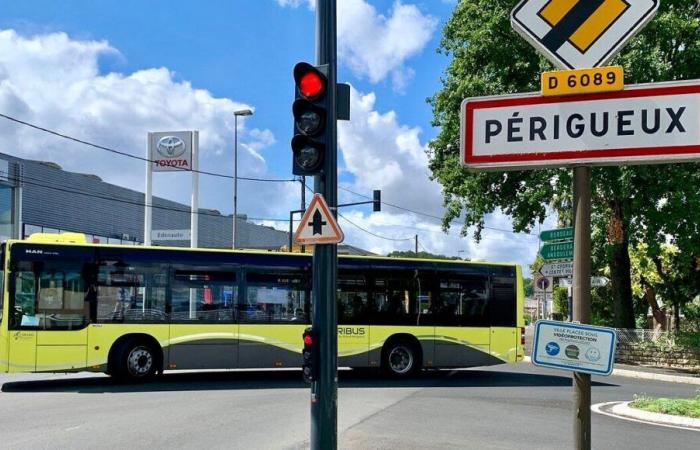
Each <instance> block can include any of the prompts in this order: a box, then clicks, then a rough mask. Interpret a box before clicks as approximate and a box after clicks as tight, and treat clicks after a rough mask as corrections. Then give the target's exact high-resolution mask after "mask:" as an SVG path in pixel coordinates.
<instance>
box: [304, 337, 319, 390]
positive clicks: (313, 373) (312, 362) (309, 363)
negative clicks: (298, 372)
mask: <svg viewBox="0 0 700 450" xmlns="http://www.w3.org/2000/svg"><path fill="white" fill-rule="evenodd" d="M302 336H303V339H304V350H302V351H301V354H302V356H303V358H304V361H303V363H302V366H301V369H302V373H303V375H304V381H306V382H307V383H312V382H314V381H316V380H318V364H319V361H318V339H317V335H316V333H315V332H314V330H313V328H311V327H309V328H307V329H306V330H304V334H303V335H302Z"/></svg>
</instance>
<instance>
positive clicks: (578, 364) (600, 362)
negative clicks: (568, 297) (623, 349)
mask: <svg viewBox="0 0 700 450" xmlns="http://www.w3.org/2000/svg"><path fill="white" fill-rule="evenodd" d="M616 343H617V333H616V332H615V330H614V329H613V328H605V327H596V326H592V325H580V324H572V323H565V322H557V321H550V320H538V321H537V323H535V341H534V344H533V351H532V360H531V361H532V363H533V364H535V365H537V366H542V367H549V368H552V369H560V370H569V371H573V372H583V373H588V374H593V375H603V376H607V375H610V374H611V373H612V370H613V364H614V361H615V344H616Z"/></svg>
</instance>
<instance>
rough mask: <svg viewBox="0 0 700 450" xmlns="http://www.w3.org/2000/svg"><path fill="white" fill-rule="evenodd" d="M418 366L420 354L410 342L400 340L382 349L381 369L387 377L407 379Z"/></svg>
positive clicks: (419, 364)
mask: <svg viewBox="0 0 700 450" xmlns="http://www.w3.org/2000/svg"><path fill="white" fill-rule="evenodd" d="M420 366H421V361H420V352H419V351H418V349H417V348H416V346H415V344H413V343H412V342H410V341H408V340H403V339H400V340H395V341H393V342H389V343H388V344H387V345H386V346H385V347H384V351H383V358H382V368H383V369H384V372H385V373H387V374H388V375H390V376H392V377H395V378H407V377H410V376H411V375H414V374H415V373H416V372H417V371H418V370H419V369H420Z"/></svg>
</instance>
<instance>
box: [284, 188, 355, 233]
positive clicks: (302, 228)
mask: <svg viewBox="0 0 700 450" xmlns="http://www.w3.org/2000/svg"><path fill="white" fill-rule="evenodd" d="M343 238H344V236H343V231H342V230H341V229H340V227H339V226H338V222H336V220H335V217H334V216H333V214H331V211H330V209H329V208H328V205H327V204H326V201H325V200H324V199H323V196H322V195H321V194H314V197H313V199H312V200H311V203H310V204H309V207H308V208H307V209H306V212H305V213H304V217H302V218H301V222H300V223H299V227H298V228H297V231H296V233H294V241H295V242H296V243H298V244H302V245H311V244H337V243H338V242H342V241H343Z"/></svg>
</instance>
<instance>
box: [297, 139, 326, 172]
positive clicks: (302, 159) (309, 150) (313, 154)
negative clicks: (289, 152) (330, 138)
mask: <svg viewBox="0 0 700 450" xmlns="http://www.w3.org/2000/svg"><path fill="white" fill-rule="evenodd" d="M295 157H296V161H297V164H298V165H299V166H301V167H302V168H303V169H304V170H313V169H315V168H316V167H317V166H318V164H319V162H320V161H321V152H320V150H319V149H318V148H316V147H312V146H310V145H306V146H304V147H302V148H301V149H299V151H298V152H297V154H296V156H295Z"/></svg>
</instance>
